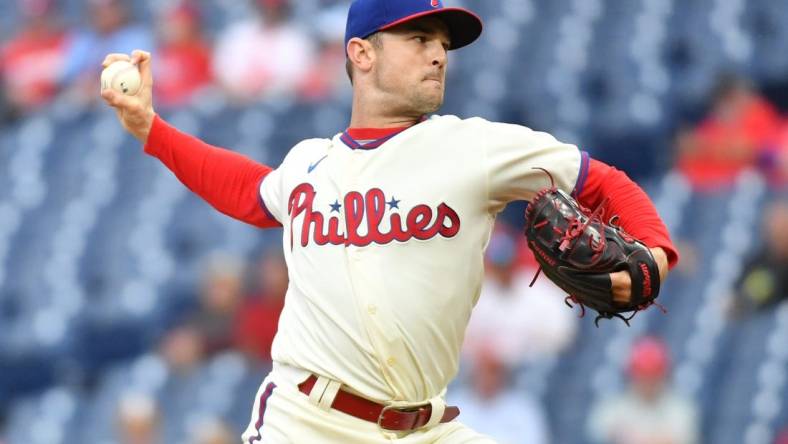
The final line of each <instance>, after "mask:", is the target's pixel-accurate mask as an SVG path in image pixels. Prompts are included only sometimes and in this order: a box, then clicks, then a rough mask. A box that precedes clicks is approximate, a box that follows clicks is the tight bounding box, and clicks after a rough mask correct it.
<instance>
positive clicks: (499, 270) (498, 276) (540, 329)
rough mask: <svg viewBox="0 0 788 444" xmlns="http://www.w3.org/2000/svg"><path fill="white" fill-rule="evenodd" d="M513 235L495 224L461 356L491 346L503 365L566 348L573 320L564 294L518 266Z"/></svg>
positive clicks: (540, 356) (548, 282)
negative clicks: (482, 280)
mask: <svg viewBox="0 0 788 444" xmlns="http://www.w3.org/2000/svg"><path fill="white" fill-rule="evenodd" d="M518 242H521V239H520V237H519V236H517V235H515V234H513V232H512V230H511V229H509V228H507V227H506V226H505V225H500V224H499V225H498V226H497V227H496V230H495V231H494V233H493V235H492V237H491V238H490V243H489V245H488V246H487V251H486V253H485V260H486V263H485V274H486V276H485V279H484V282H483V283H482V291H481V295H480V296H479V300H478V302H477V303H476V306H475V307H474V309H473V312H472V314H471V319H470V322H469V324H468V328H467V330H466V333H465V342H464V354H465V355H466V356H473V355H475V354H476V353H477V352H478V349H479V348H485V347H493V349H494V351H495V353H497V354H498V356H500V357H501V359H503V360H504V362H506V363H507V364H508V365H517V364H520V363H522V362H523V361H526V362H528V361H536V360H539V359H543V358H545V357H548V356H554V355H556V354H557V353H559V352H561V351H562V350H563V349H564V348H565V347H566V346H567V345H569V344H570V343H571V341H572V339H573V338H574V335H575V331H576V329H577V316H576V315H575V313H574V312H573V311H572V310H570V309H569V307H567V306H566V305H565V304H564V298H565V296H566V294H565V293H564V292H563V291H562V290H560V289H559V288H558V287H556V286H555V285H554V284H553V283H552V282H550V280H549V279H546V278H544V277H542V278H541V279H537V280H536V282H534V285H533V287H530V288H529V285H530V283H531V281H532V280H533V276H534V274H535V273H536V270H535V269H533V268H522V267H520V266H518V248H517V243H518Z"/></svg>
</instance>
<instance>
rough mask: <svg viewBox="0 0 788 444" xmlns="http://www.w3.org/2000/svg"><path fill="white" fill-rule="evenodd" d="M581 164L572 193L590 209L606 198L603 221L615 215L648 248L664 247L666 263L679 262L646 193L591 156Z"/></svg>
mask: <svg viewBox="0 0 788 444" xmlns="http://www.w3.org/2000/svg"><path fill="white" fill-rule="evenodd" d="M584 155H585V154H584ZM582 164H583V166H582V167H581V172H580V178H581V179H582V180H578V184H577V188H576V189H575V191H574V193H573V194H574V195H575V197H576V198H577V199H578V201H579V202H580V203H581V204H582V205H583V206H585V207H587V208H590V209H592V210H593V209H595V208H597V206H599V204H601V203H602V201H603V200H604V199H605V197H607V198H608V201H607V203H606V204H605V209H604V214H603V218H604V220H605V221H607V220H609V218H610V217H612V216H613V215H618V216H619V223H620V224H621V227H622V228H624V230H626V232H627V233H629V234H631V235H632V236H634V237H636V238H638V239H640V241H642V242H643V243H644V244H646V246H647V247H649V248H656V247H660V248H662V249H663V250H665V253H666V254H667V256H668V264H669V266H670V268H673V267H674V266H675V265H676V264H677V263H678V261H679V254H678V250H677V249H676V247H675V246H674V245H673V242H672V241H671V240H670V233H669V232H668V228H667V227H666V226H665V223H664V222H662V219H661V218H660V217H659V214H657V209H656V208H655V207H654V204H653V203H652V202H651V199H649V197H648V195H646V193H645V192H644V191H643V190H642V189H641V188H640V187H639V186H638V185H637V184H636V183H635V182H633V181H632V180H631V179H630V178H629V177H627V175H626V174H624V173H623V172H622V171H619V170H617V169H616V168H613V167H611V166H610V165H607V164H605V163H602V162H600V161H598V160H594V159H589V160H588V161H585V162H582ZM583 170H586V171H583Z"/></svg>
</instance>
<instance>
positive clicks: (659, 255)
mask: <svg viewBox="0 0 788 444" xmlns="http://www.w3.org/2000/svg"><path fill="white" fill-rule="evenodd" d="M649 250H651V254H652V255H653V256H654V260H655V261H656V262H657V267H659V278H660V282H665V278H667V277H668V271H670V267H669V265H668V254H667V253H666V252H665V250H664V249H663V248H662V247H654V248H650V249H649Z"/></svg>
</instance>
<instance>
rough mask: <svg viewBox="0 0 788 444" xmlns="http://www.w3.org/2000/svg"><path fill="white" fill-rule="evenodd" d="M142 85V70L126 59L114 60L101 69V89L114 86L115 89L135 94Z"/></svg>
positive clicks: (126, 93) (123, 92)
mask: <svg viewBox="0 0 788 444" xmlns="http://www.w3.org/2000/svg"><path fill="white" fill-rule="evenodd" d="M141 85H142V79H141V78H140V71H139V70H138V69H137V67H136V66H135V65H132V64H131V63H130V62H127V61H125V60H118V61H116V62H112V63H111V64H110V65H109V66H107V67H106V68H104V70H103V71H101V90H102V91H104V90H105V89H107V88H112V89H114V90H115V91H117V92H119V93H122V94H125V95H127V96H133V95H135V94H137V91H139V90H140V86H141Z"/></svg>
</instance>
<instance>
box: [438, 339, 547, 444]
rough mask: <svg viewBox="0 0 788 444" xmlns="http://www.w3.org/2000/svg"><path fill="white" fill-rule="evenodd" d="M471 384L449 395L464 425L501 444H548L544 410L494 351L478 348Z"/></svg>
mask: <svg viewBox="0 0 788 444" xmlns="http://www.w3.org/2000/svg"><path fill="white" fill-rule="evenodd" d="M471 365H472V370H471V374H470V378H469V380H468V384H466V385H463V386H461V387H458V389H457V390H456V391H452V392H450V394H449V399H450V400H451V402H452V403H453V404H456V405H458V406H459V407H460V409H461V410H462V423H463V424H466V425H468V426H469V427H471V428H472V429H474V430H476V431H477V432H479V433H483V434H485V435H489V436H490V437H491V438H494V439H495V440H496V442H497V443H499V444H546V443H548V442H549V433H548V427H547V420H546V418H545V414H544V412H543V411H542V408H541V407H540V406H539V405H538V404H537V403H536V402H535V401H533V400H532V399H530V398H529V397H528V396H527V395H525V394H523V393H522V391H519V390H516V389H515V388H514V387H513V384H512V380H511V379H512V378H511V377H512V372H511V369H510V367H509V366H507V364H506V363H505V362H504V361H503V360H501V359H500V358H499V357H498V356H497V355H496V353H495V351H494V350H493V349H481V348H480V349H478V350H477V352H476V355H475V356H474V359H473V362H472V364H471Z"/></svg>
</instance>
